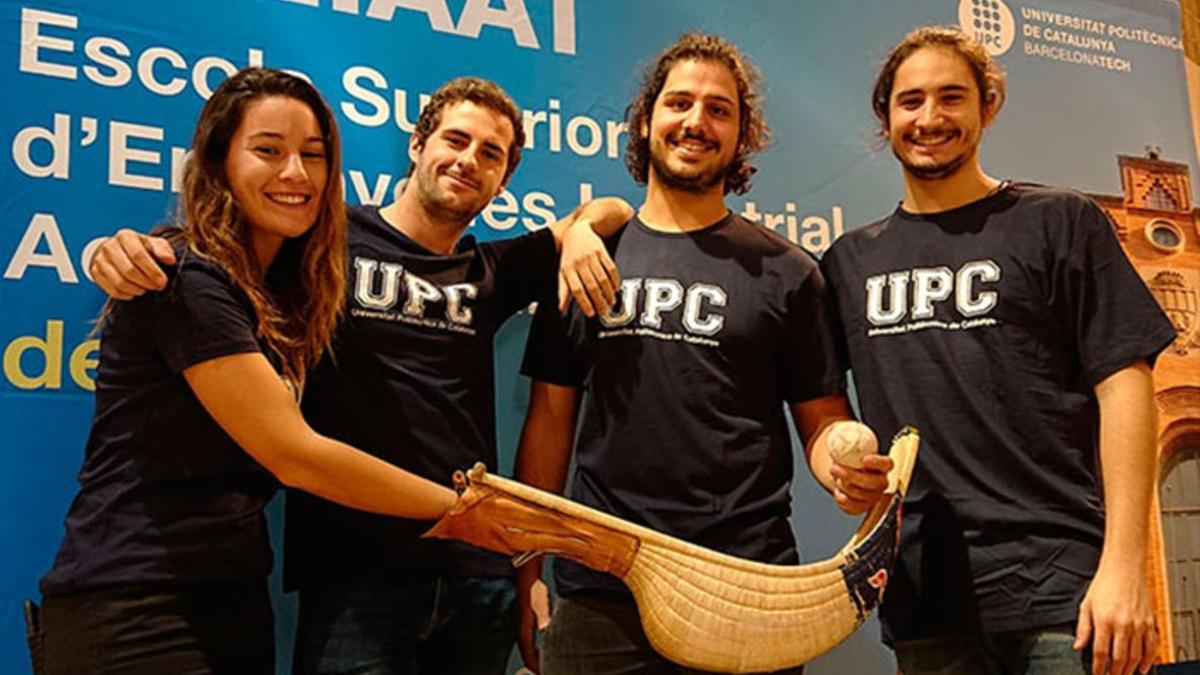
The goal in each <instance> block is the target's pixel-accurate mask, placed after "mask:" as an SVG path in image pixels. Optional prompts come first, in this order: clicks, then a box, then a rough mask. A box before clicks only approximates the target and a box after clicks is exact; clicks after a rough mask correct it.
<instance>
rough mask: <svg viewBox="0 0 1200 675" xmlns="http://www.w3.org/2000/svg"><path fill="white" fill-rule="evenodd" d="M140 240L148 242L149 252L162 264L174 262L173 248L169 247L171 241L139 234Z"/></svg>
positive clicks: (172, 263)
mask: <svg viewBox="0 0 1200 675" xmlns="http://www.w3.org/2000/svg"><path fill="white" fill-rule="evenodd" d="M141 237H142V241H143V242H145V243H147V244H149V246H150V253H151V254H153V255H154V259H155V260H157V261H159V262H160V263H162V264H164V265H174V264H175V250H174V249H172V248H171V242H169V241H167V240H166V239H163V238H162V237H151V236H148V235H144V234H143V235H141Z"/></svg>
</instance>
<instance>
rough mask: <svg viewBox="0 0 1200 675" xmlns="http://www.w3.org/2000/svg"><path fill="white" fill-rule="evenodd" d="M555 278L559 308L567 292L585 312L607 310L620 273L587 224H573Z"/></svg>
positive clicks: (610, 305) (562, 304)
mask: <svg viewBox="0 0 1200 675" xmlns="http://www.w3.org/2000/svg"><path fill="white" fill-rule="evenodd" d="M559 273H560V278H559V310H560V311H564V312H565V311H566V304H567V303H568V302H569V298H567V297H566V295H565V294H564V292H563V291H564V287H565V291H566V292H567V293H569V294H570V297H572V298H574V299H575V301H576V302H577V303H579V308H580V310H582V311H583V313H584V315H585V316H589V317H590V316H595V315H596V314H598V313H603V312H607V311H608V310H609V308H611V307H612V306H613V303H615V302H616V300H617V289H618V288H620V285H621V276H620V274H619V273H618V272H617V266H616V264H615V263H614V262H613V260H612V257H611V256H609V254H608V251H607V250H606V249H605V248H604V242H602V241H601V240H600V238H599V237H597V236H596V234H595V233H594V232H592V231H591V230H590V229H589V228H586V227H582V228H581V227H578V226H576V227H574V228H572V229H571V230H570V231H568V234H567V238H566V240H565V241H564V243H563V254H562V262H561V265H560V270H559Z"/></svg>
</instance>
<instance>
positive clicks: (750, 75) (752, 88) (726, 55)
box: [625, 32, 771, 195]
mask: <svg viewBox="0 0 1200 675" xmlns="http://www.w3.org/2000/svg"><path fill="white" fill-rule="evenodd" d="M683 61H712V62H714V63H719V64H721V65H723V66H725V67H726V68H727V69H729V72H730V73H731V74H732V75H733V79H734V82H736V83H737V93H738V147H737V154H736V155H735V156H734V158H733V164H732V165H731V166H730V167H729V173H728V174H727V175H726V177H725V194H729V193H730V192H733V193H735V194H739V195H741V194H746V192H747V191H749V190H750V177H751V176H752V175H754V172H755V171H756V169H755V168H754V166H753V165H752V164H751V163H750V159H751V157H752V156H753V155H755V154H756V153H758V152H761V151H762V150H765V149H766V148H767V146H768V145H770V143H771V128H770V126H768V125H767V118H766V115H765V114H764V113H763V99H762V74H761V73H760V72H759V71H758V68H757V67H755V65H754V64H753V63H752V62H751V61H750V59H749V58H748V57H747V56H746V55H745V54H743V53H742V51H741V50H740V49H738V47H737V45H735V44H733V43H732V42H729V41H728V40H725V39H724V38H721V37H719V36H717V35H709V34H707V33H699V32H690V33H684V34H683V35H681V36H679V39H678V40H676V41H675V43H674V44H672V45H671V46H670V47H667V48H666V49H664V50H663V51H662V53H660V54H659V55H658V58H657V59H655V61H654V63H653V64H652V65H651V66H650V67H648V68H647V69H646V71H645V73H644V74H643V76H642V84H641V87H640V88H639V89H638V92H637V94H636V95H635V96H634V97H633V102H631V103H630V104H629V106H628V107H627V108H625V122H626V124H627V125H628V126H629V136H628V140H627V141H626V143H625V167H626V168H627V169H629V174H630V175H631V176H633V179H634V180H635V181H636V182H637V183H638V184H640V185H645V184H646V181H647V180H648V179H649V177H650V137H649V136H647V135H643V134H642V131H641V130H642V125H643V124H645V125H647V126H649V124H650V117H651V115H652V113H653V112H654V103H655V101H657V100H658V95H659V94H661V93H662V89H663V86H664V85H666V83H667V76H668V75H670V74H671V69H672V68H674V67H675V64H677V63H680V62H683Z"/></svg>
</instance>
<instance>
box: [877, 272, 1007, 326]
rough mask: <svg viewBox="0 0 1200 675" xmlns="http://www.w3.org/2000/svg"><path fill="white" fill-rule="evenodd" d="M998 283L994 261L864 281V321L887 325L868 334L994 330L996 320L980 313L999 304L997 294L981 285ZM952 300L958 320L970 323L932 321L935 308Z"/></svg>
mask: <svg viewBox="0 0 1200 675" xmlns="http://www.w3.org/2000/svg"><path fill="white" fill-rule="evenodd" d="M998 281H1000V266H999V265H998V264H996V262H995V261H994V260H972V261H970V262H967V263H965V264H963V265H962V266H961V267H959V269H958V271H957V272H955V271H953V270H951V269H950V268H949V267H945V266H938V267H918V268H914V269H912V270H901V271H897V272H888V273H886V274H876V275H873V276H870V277H867V280H866V308H865V311H866V318H867V321H868V322H870V324H871V325H873V326H879V327H886V328H872V329H870V330H868V331H867V335H869V336H876V335H894V334H898V333H906V332H912V331H915V330H924V329H927V328H941V329H943V330H964V329H970V328H979V327H983V326H995V325H997V324H998V322H997V321H996V320H995V319H992V318H990V317H982V315H984V314H987V313H989V312H991V311H992V310H993V309H995V308H996V305H997V304H998V302H999V295H998V294H997V293H996V292H995V291H993V290H984V286H985V284H995V283H996V282H998ZM910 289H911V294H910V293H909V291H910ZM885 292H886V295H887V302H886V306H887V307H886V309H885V308H884V305H885V303H884V295H885ZM910 295H911V310H910V307H909V299H910ZM951 297H953V298H954V307H955V309H956V310H957V311H958V314H959V316H961V317H962V318H964V319H969V321H940V320H936V319H934V318H933V317H934V315H935V314H936V306H937V305H938V304H940V303H942V302H945V301H947V300H949V299H950V298H951ZM905 315H910V316H909V318H910V319H911V321H910V322H909V323H907V324H904V325H901V326H897V325H896V324H899V323H900V322H901V321H902V320H903V319H904V317H905Z"/></svg>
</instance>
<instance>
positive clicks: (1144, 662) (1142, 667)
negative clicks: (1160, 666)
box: [1137, 626, 1158, 673]
mask: <svg viewBox="0 0 1200 675" xmlns="http://www.w3.org/2000/svg"><path fill="white" fill-rule="evenodd" d="M1157 656H1158V629H1157V628H1156V627H1155V626H1150V630H1147V631H1145V632H1143V633H1142V658H1141V661H1139V662H1138V664H1137V671H1138V672H1139V673H1148V672H1150V668H1151V667H1153V666H1154V660H1155V658H1156V657H1157Z"/></svg>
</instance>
